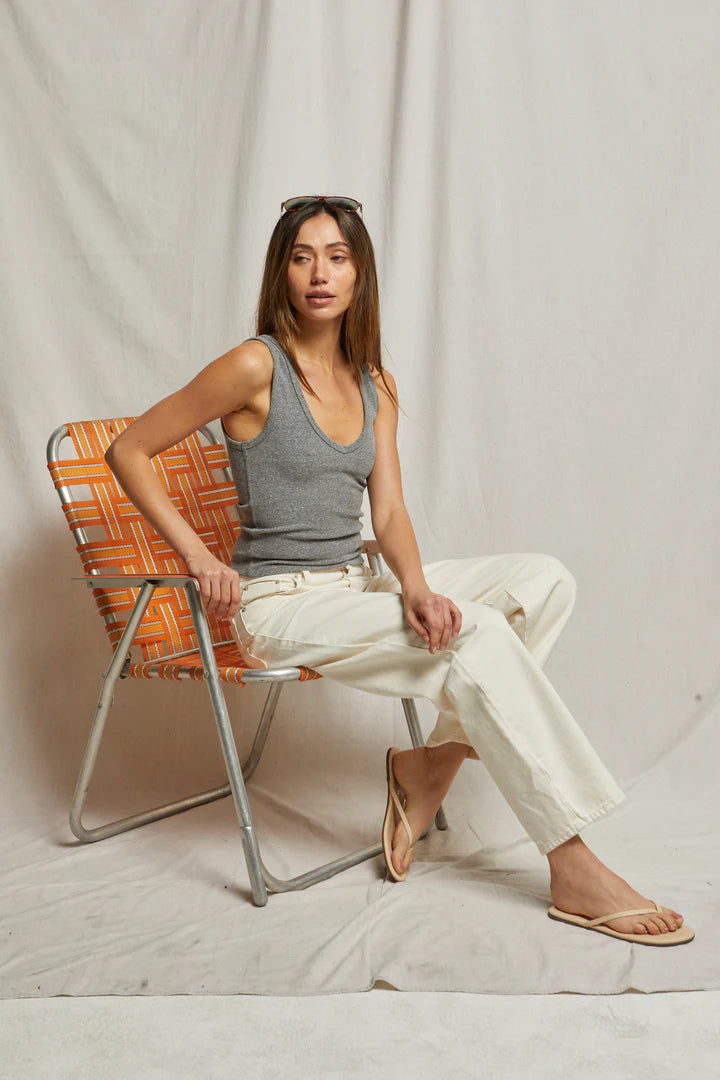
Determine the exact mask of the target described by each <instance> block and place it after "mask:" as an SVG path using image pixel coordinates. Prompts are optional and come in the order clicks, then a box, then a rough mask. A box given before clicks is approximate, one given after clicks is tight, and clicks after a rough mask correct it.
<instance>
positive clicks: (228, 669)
mask: <svg viewBox="0 0 720 1080" xmlns="http://www.w3.org/2000/svg"><path fill="white" fill-rule="evenodd" d="M132 420H133V418H132V417H125V418H122V419H115V420H87V421H82V422H79V423H75V424H64V425H63V426H62V427H59V428H58V429H57V430H56V431H54V432H53V434H52V435H51V436H50V440H49V442H48V446H47V459H48V468H49V469H50V473H51V475H52V478H53V481H54V483H55V488H56V490H57V493H58V495H59V496H60V501H61V503H62V507H63V510H64V511H65V517H66V519H67V522H68V525H69V526H70V529H71V531H72V534H73V536H74V538H75V543H76V546H77V550H78V553H79V555H80V558H81V560H82V563H83V567H84V570H85V577H84V578H81V579H78V580H84V581H86V582H87V584H88V586H89V587H90V588H91V589H92V592H93V596H94V597H95V601H96V603H97V606H98V608H99V611H100V614H101V616H102V619H103V621H104V623H105V629H106V631H107V633H108V636H109V637H110V642H111V644H112V647H113V650H114V651H113V657H112V660H111V662H110V666H109V668H108V670H107V672H106V674H105V675H104V677H103V683H102V689H101V691H100V698H99V700H98V704H97V708H96V712H95V719H94V721H93V724H92V728H91V731H90V737H89V739H88V743H87V747H86V749H85V755H84V758H83V762H82V766H81V769H80V775H79V777H78V781H77V786H76V789H75V795H74V798H73V803H72V809H71V811H70V827H71V829H72V831H73V833H74V834H75V836H77V837H78V839H80V840H83V841H88V842H90V841H95V840H103V839H105V838H106V837H108V836H115V835H116V834H117V833H121V832H125V831H127V830H128V829H135V828H137V827H138V826H140V825H147V824H148V823H149V822H151V821H157V820H158V818H163V817H168V816H169V815H171V814H178V813H180V812H181V811H183V810H189V809H190V808H191V807H193V806H201V805H202V804H204V803H208V802H212V801H213V800H214V799H221V798H224V797H225V796H226V795H229V794H230V793H232V796H233V799H234V802H235V808H236V810H237V815H238V819H239V822H240V832H241V836H242V842H243V849H244V852H245V860H246V863H247V869H248V874H249V877H250V885H251V888H252V896H253V900H254V902H255V904H257V905H259V906H262V905H264V904H266V903H267V898H268V891H270V892H287V891H290V890H295V889H305V888H307V887H308V886H310V885H314V884H315V883H316V882H318V881H324V880H325V879H326V878H329V877H332V876H333V875H334V874H337V873H340V871H342V870H347V869H349V867H351V866H355V865H356V864H357V863H360V862H363V861H364V860H365V859H372V858H374V857H375V856H377V855H379V854H380V852H381V851H382V844H381V843H377V844H373V845H372V846H371V847H366V848H363V849H362V850H360V851H354V852H351V853H350V854H348V855H343V856H342V857H341V858H339V859H334V860H333V861H332V862H329V863H326V864H324V865H323V866H319V867H317V868H315V869H313V870H309V871H307V872H306V873H304V874H300V875H298V876H297V877H293V878H289V879H286V880H282V879H280V878H276V877H274V876H273V874H271V873H270V872H269V871H268V870H267V869H266V867H265V865H264V863H263V861H262V858H261V855H260V849H259V846H258V840H257V836H256V833H255V827H254V824H253V819H252V814H251V812H250V804H249V801H248V797H247V792H246V789H245V782H246V781H247V780H249V779H250V777H251V776H252V774H253V772H254V771H255V769H256V767H257V765H258V762H259V761H260V757H261V755H262V752H263V749H264V746H265V742H266V740H267V737H268V733H269V731H270V725H271V723H272V719H273V716H274V714H275V709H276V707H277V703H278V698H279V697H280V691H281V690H282V688H283V684H284V683H286V682H297V681H299V682H302V681H304V680H307V679H319V678H321V676H320V675H319V674H318V673H317V672H316V671H313V670H312V669H311V668H308V667H283V668H269V669H266V668H260V667H258V666H257V664H255V666H253V660H252V659H250V658H248V657H246V656H244V655H243V653H242V650H241V648H240V646H239V645H238V644H237V643H236V642H235V641H234V640H228V638H227V633H225V635H224V636H223V630H222V629H221V627H220V625H219V624H218V623H217V621H216V620H215V619H214V618H213V617H212V616H211V615H208V614H207V613H206V612H205V609H204V607H203V605H202V602H201V599H200V591H199V586H198V582H197V580H196V579H195V578H193V577H189V576H188V575H187V572H186V567H185V565H184V563H183V561H182V559H181V558H180V557H179V556H178V555H177V554H176V553H175V552H174V551H173V550H172V548H170V547H169V545H168V544H167V543H166V542H165V541H164V540H163V539H162V538H161V537H160V536H159V535H158V534H157V533H156V532H155V531H154V529H153V528H152V526H151V525H150V524H149V522H147V521H146V520H145V518H144V517H143V516H142V514H141V513H140V511H139V510H138V509H137V508H136V507H135V506H134V505H133V504H132V503H131V502H130V500H129V499H128V498H127V496H126V495H125V494H124V492H123V491H122V489H121V488H120V486H119V484H118V483H117V481H116V479H115V477H114V476H113V474H112V472H111V471H110V469H109V467H108V465H107V463H106V462H105V457H104V455H105V451H106V450H107V448H108V447H109V445H110V443H111V442H112V441H113V439H115V438H116V437H117V435H119V434H120V432H121V431H123V430H124V429H125V428H126V427H128V425H129V424H131V423H132ZM66 438H69V439H70V440H71V442H72V447H73V449H74V456H73V457H71V458H60V457H59V451H60V446H61V444H62V443H63V441H64V440H65V439H66ZM153 464H154V466H155V469H156V471H157V473H158V475H159V476H160V478H161V479H162V481H163V482H164V484H165V487H166V489H167V491H168V493H169V495H170V497H171V499H172V501H173V503H174V505H175V506H176V507H177V509H178V510H179V511H180V512H181V513H182V514H183V516H184V517H185V519H186V520H187V521H188V522H189V523H190V525H191V526H192V527H193V529H194V530H195V531H196V532H197V533H198V535H199V536H200V537H201V538H202V540H203V542H204V543H205V544H206V545H207V546H208V548H209V549H210V551H212V553H213V554H214V555H215V556H216V557H217V558H218V559H220V560H222V561H223V562H225V563H229V561H230V555H231V553H232V549H233V546H234V543H235V539H236V536H237V534H238V531H239V525H238V521H237V492H236V490H235V487H234V484H233V482H232V477H231V474H230V470H229V462H228V458H227V453H226V450H225V447H224V446H222V445H221V444H220V443H217V442H215V440H214V436H213V434H212V432H211V431H210V430H209V429H208V428H201V429H200V430H199V431H198V432H195V433H194V434H193V435H190V436H189V437H188V438H187V439H184V440H183V441H182V442H180V443H178V445H177V446H174V447H172V448H171V449H169V450H165V451H164V452H163V453H161V454H158V455H157V456H156V457H155V458H153ZM98 533H99V534H100V538H97V539H89V535H93V536H97V535H98ZM363 553H364V554H365V556H366V558H367V559H368V561H369V564H370V568H371V570H372V572H373V573H374V574H377V573H380V572H381V570H382V561H381V557H380V553H379V551H378V547H377V544H376V543H375V542H374V541H368V542H366V543H365V544H364V545H363ZM132 646H138V647H139V650H140V653H141V658H134V657H131V655H130V650H131V648H132ZM128 676H129V677H130V678H135V679H151V678H160V679H172V680H176V681H177V680H183V679H195V680H204V681H205V682H206V683H207V687H208V692H209V694H210V701H211V704H212V709H213V713H214V714H215V720H216V723H217V728H218V733H219V736H220V745H221V747H222V752H223V757H224V759H225V765H226V769H227V775H228V781H229V783H227V784H223V785H222V786H221V787H216V788H212V789H211V790H209V791H203V792H200V793H199V794H198V795H192V796H190V797H188V798H185V799H180V800H178V801H177V802H172V803H167V804H166V805H164V806H158V807H155V808H154V809H152V810H146V811H145V812H143V813H139V814H133V815H131V816H129V817H124V818H120V819H118V820H116V821H112V822H109V823H108V824H106V825H99V826H97V827H95V828H86V827H85V826H84V825H83V823H82V813H83V808H84V806H85V801H86V798H87V794H88V789H89V786H90V781H91V777H92V773H93V768H94V766H95V761H96V758H97V755H98V751H99V748H100V742H101V739H102V735H103V730H104V727H105V721H106V719H107V715H108V712H109V710H110V706H111V705H112V702H113V693H114V689H115V684H116V682H117V680H118V679H124V678H126V677H128ZM223 682H227V683H235V684H236V685H239V686H244V685H247V684H248V683H251V682H269V683H270V688H269V691H268V694H267V697H266V699H265V704H264V707H263V709H262V712H261V715H260V720H259V723H258V727H257V731H256V733H255V738H254V741H253V744H252V748H251V750H250V754H249V756H248V759H247V761H246V762H245V764H244V765H242V766H241V765H240V761H239V759H238V754H237V747H236V745H235V740H234V737H233V733H232V729H231V726H230V720H229V716H228V710H227V705H226V702H225V696H224V693H223V689H222V683H223ZM402 705H403V710H404V713H405V718H406V720H407V724H408V728H409V730H410V738H411V740H412V743H413V746H422V745H423V737H422V732H421V730H420V724H419V721H418V716H417V711H416V709H415V703H414V701H413V700H412V698H403V699H402ZM435 824H436V826H437V828H438V829H446V828H447V822H446V820H445V814H444V812H443V808H442V807H440V809H439V811H438V813H437V815H436V817H435Z"/></svg>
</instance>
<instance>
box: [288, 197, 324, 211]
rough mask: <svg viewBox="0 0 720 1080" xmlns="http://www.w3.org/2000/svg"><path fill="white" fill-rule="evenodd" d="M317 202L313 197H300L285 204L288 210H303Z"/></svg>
mask: <svg viewBox="0 0 720 1080" xmlns="http://www.w3.org/2000/svg"><path fill="white" fill-rule="evenodd" d="M313 202H317V199H315V198H314V197H313V196H312V195H298V197H297V198H296V199H287V200H286V202H285V209H286V210H301V209H302V207H303V206H309V205H310V203H313Z"/></svg>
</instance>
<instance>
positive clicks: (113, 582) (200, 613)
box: [47, 425, 447, 907]
mask: <svg viewBox="0 0 720 1080" xmlns="http://www.w3.org/2000/svg"><path fill="white" fill-rule="evenodd" d="M199 433H202V435H203V437H204V438H205V439H206V440H207V442H208V444H209V445H211V446H216V445H217V443H216V439H215V437H214V435H213V433H212V431H211V430H210V429H209V428H207V427H203V428H200V429H199ZM68 435H69V429H68V427H67V426H66V425H62V426H61V427H59V428H57V430H56V431H54V432H53V433H52V435H51V436H50V439H49V441H48V444H47V460H48V466H49V467H50V468H51V469H52V468H53V467H54V466H55V465H56V463H57V462H58V452H59V448H60V444H61V443H62V441H63V439H65V438H66V437H67V436H68ZM221 468H222V471H223V473H224V475H225V477H226V480H228V481H229V482H230V483H232V476H231V474H230V470H229V467H228V466H227V465H223V466H221ZM108 473H109V470H108ZM110 475H111V474H110ZM78 482H79V483H82V481H81V480H80V481H78ZM56 490H57V492H58V495H59V497H60V501H61V503H62V505H63V507H65V506H67V505H68V504H70V503H71V502H72V495H71V492H70V490H69V489H68V487H67V486H65V485H64V484H62V483H57V482H56ZM71 531H72V533H73V536H74V538H75V542H76V544H77V545H78V546H79V545H81V544H86V543H87V542H88V540H87V535H86V533H85V530H84V529H83V528H82V527H81V526H76V527H73V526H72V525H71ZM363 553H364V555H365V556H366V557H367V559H368V561H369V564H370V568H371V570H372V572H373V573H374V574H377V573H380V572H381V571H382V567H383V564H382V558H381V555H380V552H379V549H378V546H377V544H376V542H374V541H366V542H365V543H364V544H363ZM228 554H229V553H228ZM73 580H75V581H84V582H85V583H86V584H87V586H88V588H90V589H97V588H99V587H100V588H103V587H122V588H128V587H131V588H137V589H138V594H137V598H136V600H135V603H134V606H133V608H132V611H131V613H130V615H129V617H128V620H127V623H126V625H125V628H124V630H123V632H122V635H121V637H120V640H119V641H118V643H117V645H116V647H115V649H114V652H113V656H112V660H111V662H110V666H109V668H108V670H107V672H106V673H105V675H104V676H103V678H102V687H101V690H100V697H99V699H98V703H97V707H96V710H95V717H94V720H93V722H92V726H91V730H90V735H89V738H88V742H87V746H86V748H85V753H84V756H83V761H82V765H81V768H80V773H79V776H78V780H77V784H76V787H75V793H74V796H73V801H72V807H71V810H70V828H71V829H72V831H73V833H74V834H75V836H76V837H77V838H78V839H79V840H82V841H84V842H88V843H90V842H94V841H97V840H104V839H106V838H107V837H109V836H116V835H117V834H118V833H122V832H127V831H128V830H130V829H136V828H138V827H139V826H141V825H147V824H149V823H150V822H151V821H157V820H159V819H160V818H165V817H170V816H171V815H173V814H179V813H182V812H183V811H185V810H190V809H191V808H192V807H194V806H202V805H204V804H205V803H209V802H213V801H214V800H216V799H222V798H225V797H226V796H227V795H230V794H232V797H233V802H234V804H235V809H236V812H237V817H238V821H239V824H240V835H241V838H242V844H243V851H244V854H245V862H246V864H247V871H248V876H249V878H250V887H251V891H252V898H253V902H254V903H255V904H256V905H257V906H259V907H262V906H264V905H265V904H266V903H267V900H268V893H269V892H272V893H281V892H290V891H295V890H297V889H306V888H308V887H309V886H311V885H315V884H316V883H317V882H320V881H325V880H326V879H327V878H330V877H333V876H334V875H335V874H338V873H340V872H341V871H343V870H348V869H349V868H350V867H352V866H356V865H357V864H358V863H361V862H364V861H365V860H366V859H372V858H375V857H376V856H377V855H379V854H380V853H381V852H382V850H383V845H382V843H376V844H372V845H371V846H369V847H365V848H362V849H360V850H358V851H353V852H350V853H349V854H347V855H343V856H341V857H340V858H338V859H333V860H332V861H331V862H329V863H325V864H323V865H322V866H318V867H315V868H314V869H312V870H308V871H307V872H306V873H304V874H298V875H297V876H296V877H293V878H287V879H281V878H277V877H275V875H274V874H272V873H270V871H269V870H268V869H267V867H266V866H265V864H264V862H263V860H262V856H261V854H260V846H259V841H258V837H257V835H256V830H255V825H254V823H253V818H252V813H251V809H250V803H249V799H248V795H247V790H246V786H245V785H246V783H247V781H248V780H249V779H250V777H251V776H252V775H253V773H254V771H255V769H256V768H257V766H258V763H259V761H260V758H261V756H262V753H263V750H264V748H265V743H266V741H267V737H268V734H269V732H270V726H271V724H272V721H273V717H274V715H275V711H276V708H277V704H278V700H279V697H280V693H281V691H282V688H283V684H284V683H286V682H297V681H304V680H305V679H307V678H318V677H319V676H318V674H317V673H316V672H313V671H312V669H309V668H302V667H276V668H267V669H265V668H246V669H244V670H243V671H242V680H241V685H242V683H246V684H247V683H254V682H269V683H270V684H271V685H270V688H269V690H268V693H267V696H266V699H265V703H264V706H263V708H262V712H261V715H260V721H259V723H258V726H257V729H256V732H255V737H254V739H253V743H252V747H251V750H250V753H249V755H248V758H247V760H246V761H245V763H244V764H241V763H240V760H239V757H238V752H237V747H236V744H235V738H234V736H233V732H232V728H231V725H230V717H229V714H228V709H227V703H226V701H225V695H224V692H223V689H222V685H221V679H220V675H219V672H218V663H217V659H216V655H215V649H216V647H217V644H218V643H215V644H214V643H213V640H212V637H211V632H210V627H209V625H208V619H207V615H206V613H205V609H204V608H203V605H202V601H201V598H200V588H199V584H198V582H197V579H196V578H193V577H189V576H185V575H181V574H162V575H154V574H152V573H150V574H148V575H147V576H144V575H137V574H136V575H133V574H122V573H109V574H102V573H100V572H98V571H93V570H91V571H90V573H89V574H86V575H85V576H83V577H81V578H73ZM158 588H172V589H179V590H183V591H184V592H185V595H186V597H187V602H188V605H189V608H190V612H191V614H192V622H193V627H194V631H195V635H196V638H197V645H198V649H197V651H199V654H200V656H201V658H202V679H203V680H204V681H205V683H206V684H207V688H208V693H209V695H210V703H211V707H212V711H213V714H214V716H215V722H216V724H217V729H218V735H219V738H220V745H221V748H222V754H223V758H224V761H225V767H226V770H227V776H228V781H229V782H228V783H227V784H223V785H221V786H220V787H216V788H211V789H209V790H207V791H202V792H199V793H198V794H196V795H191V796H188V797H187V798H184V799H178V800H177V801H175V802H171V803H166V804H164V805H163V806H156V807H154V808H152V809H150V810H146V811H143V812H141V813H137V814H131V815H130V816H128V817H123V818H118V819H117V820H115V821H111V822H108V823H106V824H104V825H98V826H96V827H94V828H87V827H86V826H85V825H84V824H83V822H82V815H83V810H84V808H85V802H86V800H87V796H88V792H89V788H90V783H91V780H92V775H93V770H94V768H95V763H96V760H97V756H98V752H99V749H100V744H101V741H102V737H103V732H104V730H105V723H106V721H107V717H108V714H109V711H110V708H111V706H112V703H113V696H114V691H115V686H116V683H117V682H118V680H119V679H123V678H126V677H127V676H128V674H129V667H130V649H131V648H132V646H133V643H134V642H135V638H136V635H137V633H138V628H139V627H140V624H141V621H142V619H143V616H144V615H145V613H146V610H147V607H148V604H149V603H150V600H151V598H152V596H153V594H154V592H155V590H156V589H158ZM106 621H107V616H106ZM223 644H227V643H223ZM233 644H234V643H233ZM195 653H196V651H195V650H193V653H188V654H187V655H188V657H189V656H190V655H193V654H195ZM183 655H185V654H175V656H174V657H168V656H165V657H163V658H162V660H168V659H173V660H174V661H175V662H176V664H177V661H178V660H179V659H181V657H182V656H183ZM237 659H238V662H239V663H242V657H241V656H240V654H238V657H237ZM162 660H159V661H158V662H157V667H160V666H161V664H162ZM146 667H147V665H146ZM196 668H197V665H195V667H194V668H190V667H188V668H187V669H184V668H183V667H182V665H180V667H179V677H180V678H183V677H185V678H189V677H197V670H196ZM154 673H155V672H153V671H149V675H150V676H152V675H153V674H154ZM402 707H403V711H404V714H405V719H406V721H407V725H408V730H409V732H410V739H411V741H412V744H413V746H414V747H419V746H423V745H424V739H423V736H422V731H421V727H420V722H419V719H418V715H417V709H416V707H415V702H414V701H413V699H412V698H403V699H402ZM434 820H435V825H436V827H437V828H438V829H447V820H446V818H445V812H444V809H443V807H442V806H441V807H440V808H439V810H438V812H437V814H436V816H435V819H434ZM429 829H430V826H428V829H426V831H425V833H423V836H426V835H427V833H428V831H429Z"/></svg>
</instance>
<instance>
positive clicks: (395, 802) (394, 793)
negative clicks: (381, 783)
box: [390, 785, 415, 850]
mask: <svg viewBox="0 0 720 1080" xmlns="http://www.w3.org/2000/svg"><path fill="white" fill-rule="evenodd" d="M390 795H391V796H392V801H393V806H394V807H395V809H396V811H397V814H398V817H399V818H400V820H401V821H402V823H403V825H404V826H405V830H406V832H407V834H408V842H409V844H408V850H410V848H412V846H413V845H414V843H415V840H414V837H413V834H412V829H411V828H410V822H409V821H408V819H407V817H406V816H405V810H404V809H403V805H402V803H401V802H400V799H399V798H398V793H397V791H396V790H395V786H394V785H393V786H391V788H390Z"/></svg>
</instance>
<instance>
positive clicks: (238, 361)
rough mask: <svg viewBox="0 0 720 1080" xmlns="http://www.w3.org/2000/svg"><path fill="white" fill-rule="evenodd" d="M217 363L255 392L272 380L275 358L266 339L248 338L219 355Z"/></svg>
mask: <svg viewBox="0 0 720 1080" xmlns="http://www.w3.org/2000/svg"><path fill="white" fill-rule="evenodd" d="M216 363H217V364H218V365H219V366H220V365H221V366H222V367H223V368H224V369H225V370H226V371H227V373H228V374H232V376H233V378H234V379H239V380H241V381H242V383H243V385H244V386H246V387H247V389H248V390H249V391H250V392H251V393H254V392H256V391H258V390H262V389H264V388H265V387H266V386H269V385H270V383H271V382H272V375H273V358H272V353H271V352H270V349H269V348H268V346H267V345H266V344H265V342H264V341H258V340H257V339H256V338H248V339H247V340H246V341H242V342H240V344H239V345H236V346H235V347H234V348H232V349H229V350H228V352H226V353H224V354H223V355H222V356H219V357H218V359H217V361H216Z"/></svg>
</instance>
